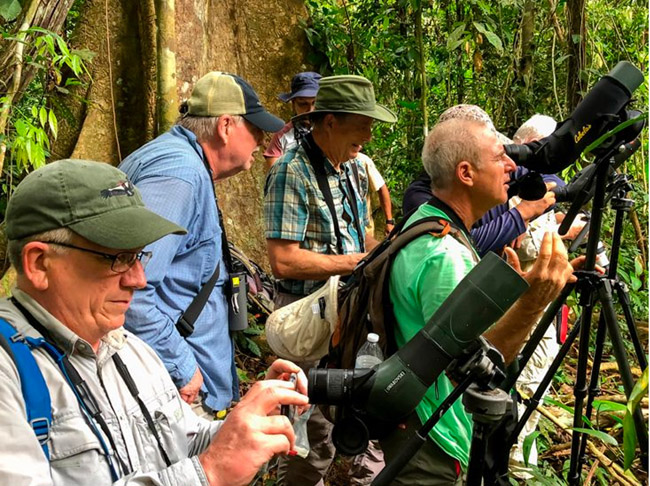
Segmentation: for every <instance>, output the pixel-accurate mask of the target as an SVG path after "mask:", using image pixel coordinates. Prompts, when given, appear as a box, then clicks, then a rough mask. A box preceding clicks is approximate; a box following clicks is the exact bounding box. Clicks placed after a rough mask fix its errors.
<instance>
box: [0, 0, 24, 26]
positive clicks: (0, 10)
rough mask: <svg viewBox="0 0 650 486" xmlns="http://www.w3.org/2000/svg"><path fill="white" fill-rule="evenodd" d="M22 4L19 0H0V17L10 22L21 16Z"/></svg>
mask: <svg viewBox="0 0 650 486" xmlns="http://www.w3.org/2000/svg"><path fill="white" fill-rule="evenodd" d="M20 10H21V7H20V2H19V1H18V0H0V15H1V16H2V17H3V18H4V19H5V20H6V21H7V22H10V21H12V20H15V19H16V18H17V17H18V15H20Z"/></svg>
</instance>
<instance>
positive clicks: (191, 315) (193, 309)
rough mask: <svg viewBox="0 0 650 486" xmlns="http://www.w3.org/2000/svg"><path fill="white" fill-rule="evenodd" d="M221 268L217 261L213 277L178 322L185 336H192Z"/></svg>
mask: <svg viewBox="0 0 650 486" xmlns="http://www.w3.org/2000/svg"><path fill="white" fill-rule="evenodd" d="M228 254H230V253H228ZM219 268H220V265H219V262H217V266H216V268H215V269H214V273H213V274H212V277H210V280H208V281H207V282H205V284H204V285H203V287H201V290H199V293H198V294H196V297H194V300H193V301H192V303H191V304H190V305H189V307H188V308H187V309H186V310H185V312H183V315H181V317H180V318H179V319H178V321H177V322H176V329H177V330H178V333H179V334H180V335H181V336H183V337H184V338H186V337H188V336H190V335H191V334H192V333H193V332H194V323H195V322H196V320H197V319H198V317H199V315H201V311H202V310H203V307H205V304H206V302H207V301H208V299H209V298H210V294H211V293H212V289H214V286H215V285H216V284H217V280H219Z"/></svg>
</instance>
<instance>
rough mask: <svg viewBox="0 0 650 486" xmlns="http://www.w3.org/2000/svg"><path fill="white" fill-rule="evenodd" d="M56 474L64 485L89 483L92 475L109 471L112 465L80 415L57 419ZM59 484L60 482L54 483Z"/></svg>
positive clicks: (53, 442)
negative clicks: (109, 465) (109, 464)
mask: <svg viewBox="0 0 650 486" xmlns="http://www.w3.org/2000/svg"><path fill="white" fill-rule="evenodd" d="M50 463H51V466H52V475H53V477H54V478H55V479H56V477H57V476H60V478H61V482H62V483H63V484H68V483H70V484H72V483H74V484H85V483H86V482H87V481H88V478H89V476H90V475H96V474H98V473H100V471H105V473H106V475H107V476H108V475H109V469H108V464H107V462H106V458H105V457H104V451H103V450H102V448H101V445H100V443H99V440H98V439H97V437H96V436H95V434H94V433H93V431H92V430H91V429H90V427H89V425H88V423H87V422H86V421H85V420H84V418H83V417H82V416H81V415H79V414H74V415H69V416H67V417H63V418H61V417H56V418H55V420H54V422H53V425H52V440H51V442H50ZM54 482H55V483H56V482H57V481H56V480H55V481H54Z"/></svg>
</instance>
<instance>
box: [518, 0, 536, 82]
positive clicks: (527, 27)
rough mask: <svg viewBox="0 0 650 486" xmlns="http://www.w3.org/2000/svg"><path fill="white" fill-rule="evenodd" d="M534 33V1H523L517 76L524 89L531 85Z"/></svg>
mask: <svg viewBox="0 0 650 486" xmlns="http://www.w3.org/2000/svg"><path fill="white" fill-rule="evenodd" d="M534 34H535V2H534V0H526V1H525V2H524V13H523V15H522V19H521V55H520V58H519V69H518V77H519V79H520V80H521V81H522V83H523V85H524V87H525V89H526V91H528V88H529V87H530V85H531V79H532V75H533V51H534V49H535V47H534V46H533V36H534Z"/></svg>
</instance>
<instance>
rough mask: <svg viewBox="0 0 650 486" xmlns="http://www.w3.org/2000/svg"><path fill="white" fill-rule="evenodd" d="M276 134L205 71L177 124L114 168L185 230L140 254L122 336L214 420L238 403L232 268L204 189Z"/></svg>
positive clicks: (231, 81) (247, 94) (240, 95)
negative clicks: (142, 281)
mask: <svg viewBox="0 0 650 486" xmlns="http://www.w3.org/2000/svg"><path fill="white" fill-rule="evenodd" d="M283 125H284V122H283V121H282V120H281V119H279V118H276V117H275V116H273V115H271V114H270V113H269V112H267V111H266V110H265V109H264V107H263V106H262V104H261V102H260V100H259V98H258V96H257V94H256V93H255V91H254V90H253V88H252V87H251V86H250V84H248V83H247V82H246V81H245V80H243V79H242V78H241V77H239V76H236V75H234V74H228V73H223V72H218V71H213V72H210V73H208V74H206V75H205V76H203V77H202V78H201V79H199V80H198V81H197V82H196V84H195V85H194V89H193V90H192V94H191V96H190V98H189V99H188V100H187V102H186V103H185V104H183V106H182V107H181V116H180V117H179V119H178V121H177V124H176V125H174V126H173V127H172V128H171V129H170V130H169V131H168V132H167V133H164V134H162V135H160V136H159V137H157V138H156V139H154V140H152V141H150V142H149V143H147V144H145V145H144V146H142V147H140V148H139V149H138V150H136V151H135V152H133V153H132V154H131V155H129V156H128V157H127V158H126V159H124V161H123V162H122V164H121V165H120V168H121V169H122V170H123V171H124V172H126V173H127V174H128V175H129V177H130V178H131V180H132V181H133V183H134V184H135V185H136V186H137V187H138V188H139V189H140V190H141V191H142V197H143V199H144V201H145V202H146V204H147V206H148V207H150V208H151V209H152V210H153V211H155V212H156V213H158V214H159V215H161V216H164V217H165V218H167V219H170V220H172V221H174V222H175V223H177V224H179V225H181V226H184V227H185V228H187V230H188V234H187V235H186V236H184V237H180V238H163V239H162V240H160V241H158V242H156V243H154V244H153V245H152V246H151V248H148V249H151V250H152V251H153V259H152V261H151V263H150V265H149V266H148V267H147V272H146V273H147V282H148V283H147V286H146V288H145V289H143V290H142V291H141V292H138V293H137V294H136V296H135V298H134V301H133V305H132V306H131V308H130V309H129V311H128V312H127V315H126V328H127V329H129V330H130V331H132V332H134V333H136V334H137V335H138V336H139V337H141V338H142V339H144V340H145V341H146V342H147V343H148V344H149V345H150V346H151V347H153V348H154V349H155V350H156V352H157V353H158V355H159V356H160V357H161V359H162V360H163V362H164V363H165V365H166V366H167V369H168V370H169V372H170V374H171V376H172V379H173V380H174V382H175V383H176V386H177V387H178V388H179V390H180V392H181V396H182V397H183V399H184V400H185V401H187V402H188V403H193V404H194V406H195V410H196V411H197V412H198V413H202V414H206V415H214V412H218V411H221V410H224V409H227V408H228V407H230V405H231V402H232V400H233V399H235V400H236V399H237V398H238V396H239V387H238V385H239V384H238V380H237V370H236V367H235V361H234V346H233V343H232V340H231V337H230V332H229V331H230V329H229V307H228V303H229V302H232V299H230V298H229V297H230V296H231V288H233V286H232V285H231V278H230V274H231V273H232V271H233V269H232V268H229V267H230V265H229V262H230V260H231V259H230V258H229V249H228V245H227V243H226V242H227V238H226V235H225V233H224V231H225V228H224V227H223V225H222V224H221V222H220V219H221V215H220V211H219V207H218V205H217V204H215V200H216V197H215V192H214V182H215V181H220V180H223V179H225V178H227V177H230V176H233V175H235V174H237V173H239V172H241V171H244V170H248V169H250V168H251V166H252V165H253V162H254V154H255V152H257V150H258V148H259V146H260V144H261V143H262V141H263V139H264V132H276V131H278V130H280V129H281V128H282V127H283ZM245 313H246V311H245V308H244V309H243V314H245ZM231 314H232V313H231ZM239 316H240V317H242V316H241V312H240V313H239ZM243 317H244V323H246V322H247V320H246V319H245V317H246V316H245V315H244V316H243ZM233 327H234V326H233Z"/></svg>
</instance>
